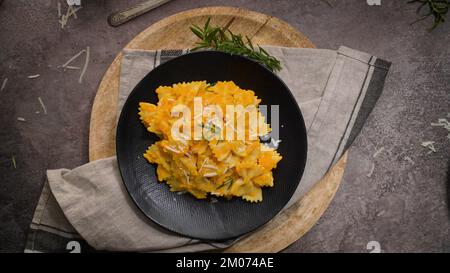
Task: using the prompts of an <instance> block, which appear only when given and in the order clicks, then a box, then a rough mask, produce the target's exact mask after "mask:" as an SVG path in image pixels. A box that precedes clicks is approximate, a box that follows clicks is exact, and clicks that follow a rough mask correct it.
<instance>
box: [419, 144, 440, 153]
mask: <svg viewBox="0 0 450 273" xmlns="http://www.w3.org/2000/svg"><path fill="white" fill-rule="evenodd" d="M434 143H435V142H434V141H424V142H422V143H421V145H422V146H423V147H425V148H428V149H429V150H430V151H429V152H428V153H429V154H430V153H432V152H433V153H435V152H436V148H435V147H434Z"/></svg>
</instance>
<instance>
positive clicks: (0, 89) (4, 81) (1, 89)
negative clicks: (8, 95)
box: [0, 78, 8, 92]
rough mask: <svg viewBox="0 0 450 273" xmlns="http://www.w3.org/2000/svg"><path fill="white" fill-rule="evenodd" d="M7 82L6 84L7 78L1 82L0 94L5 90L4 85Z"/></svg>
mask: <svg viewBox="0 0 450 273" xmlns="http://www.w3.org/2000/svg"><path fill="white" fill-rule="evenodd" d="M7 82H8V78H5V79H4V80H3V83H2V87H0V92H1V91H3V89H5V87H6V83H7Z"/></svg>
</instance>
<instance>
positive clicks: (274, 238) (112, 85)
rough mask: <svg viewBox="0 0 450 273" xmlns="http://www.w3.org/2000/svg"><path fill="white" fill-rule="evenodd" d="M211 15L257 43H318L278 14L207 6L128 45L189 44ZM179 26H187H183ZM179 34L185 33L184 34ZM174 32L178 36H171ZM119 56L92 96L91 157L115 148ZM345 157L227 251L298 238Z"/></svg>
mask: <svg viewBox="0 0 450 273" xmlns="http://www.w3.org/2000/svg"><path fill="white" fill-rule="evenodd" d="M208 17H211V23H212V24H218V25H229V26H230V29H231V30H233V31H234V32H236V33H245V34H247V35H248V36H250V37H252V39H253V41H255V42H256V43H258V44H265V45H280V46H290V47H307V48H314V47H315V46H314V45H313V44H312V42H311V41H310V40H309V39H308V38H307V37H305V36H304V35H303V34H302V33H300V32H298V31H297V30H295V29H294V28H293V27H292V26H290V25H289V24H288V23H286V22H284V21H282V20H280V19H278V18H275V17H272V16H268V15H265V14H261V13H257V12H253V11H249V10H246V9H242V8H234V7H206V8H199V9H193V10H188V11H184V12H180V13H177V14H174V15H172V16H169V17H166V18H165V19H162V20H160V21H158V22H156V23H155V24H153V25H151V26H150V27H148V28H147V29H145V30H144V31H142V32H141V33H140V34H138V35H137V36H136V37H135V38H134V39H132V40H131V41H130V42H129V43H128V44H127V46H125V48H126V49H145V50H151V49H159V48H189V47H191V46H192V44H193V42H194V41H195V37H194V36H193V35H190V32H189V31H188V30H187V27H188V26H189V25H190V24H193V23H196V24H199V25H201V24H202V22H204V21H205V20H206V18H208ZM181 26H183V27H185V28H186V30H184V29H182V30H180V27H181ZM180 34H181V35H183V36H181V37H182V38H181V39H180V36H179V35H180ZM188 34H189V35H188ZM171 35H173V36H174V37H173V38H171V37H170V36H171ZM175 35H178V36H175ZM185 35H187V36H186V37H185ZM121 59H122V53H121V52H120V53H119V54H117V56H116V58H115V59H114V61H113V62H112V63H111V65H110V66H109V68H108V70H107V71H106V73H105V75H104V76H103V79H102V81H101V83H100V85H99V88H98V91H97V94H96V97H95V99H94V104H93V107H92V112H91V122H90V131H89V160H90V161H93V160H97V159H101V158H105V157H109V156H113V155H114V154H115V128H116V120H117V116H116V111H115V107H111V106H112V105H117V97H118V90H119V74H120V61H121ZM111 109H112V110H111ZM346 162H347V153H345V154H344V155H343V156H342V158H341V159H340V160H339V161H338V162H337V163H336V164H335V165H334V166H333V168H331V169H330V171H329V172H328V173H327V174H326V176H325V177H324V178H323V179H322V180H321V181H319V182H318V183H317V184H316V185H315V186H314V187H313V188H312V189H311V190H310V191H309V192H308V193H307V194H306V195H305V196H304V197H303V198H302V199H301V200H299V201H298V202H296V203H295V204H294V205H292V206H291V207H290V208H288V209H286V210H284V211H282V212H281V213H280V214H278V215H277V216H276V217H275V218H274V219H272V220H271V221H270V222H269V223H267V224H266V225H264V226H263V227H261V228H260V229H258V230H257V231H255V232H253V233H252V234H251V235H248V236H246V237H244V238H243V239H241V240H239V241H238V242H237V243H235V244H234V245H233V246H231V247H229V248H227V249H225V250H224V252H278V251H281V250H283V249H284V248H286V247H288V246H289V245H290V244H292V243H293V242H295V241H297V240H298V239H299V238H301V237H302V236H303V235H304V234H305V233H306V232H308V230H310V229H311V228H312V227H313V226H314V224H315V223H316V222H317V221H318V220H319V218H320V217H321V216H322V214H323V213H324V212H325V210H326V209H327V208H328V206H329V205H330V203H331V201H332V200H333V197H334V195H335V193H336V191H337V189H338V188H339V185H340V182H341V180H342V177H343V174H344V169H345V165H346Z"/></svg>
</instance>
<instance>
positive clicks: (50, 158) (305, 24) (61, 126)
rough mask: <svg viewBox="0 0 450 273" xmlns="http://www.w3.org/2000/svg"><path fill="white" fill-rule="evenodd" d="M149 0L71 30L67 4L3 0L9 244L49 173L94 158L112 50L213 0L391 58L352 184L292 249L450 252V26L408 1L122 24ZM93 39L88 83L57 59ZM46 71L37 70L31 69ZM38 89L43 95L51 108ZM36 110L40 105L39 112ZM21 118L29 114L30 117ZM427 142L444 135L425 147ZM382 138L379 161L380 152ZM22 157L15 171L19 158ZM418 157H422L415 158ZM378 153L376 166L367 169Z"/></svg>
mask: <svg viewBox="0 0 450 273" xmlns="http://www.w3.org/2000/svg"><path fill="white" fill-rule="evenodd" d="M139 1H141V0H127V1H118V0H108V1H107V0H97V1H89V0H83V1H82V2H83V4H84V7H83V9H82V10H80V11H79V12H78V17H79V18H78V19H77V20H74V19H73V20H70V22H69V24H68V27H67V28H66V29H65V30H61V29H60V27H59V24H58V22H57V8H56V7H57V4H56V3H57V1H56V0H45V1H32V2H33V3H31V1H24V0H21V1H19V0H5V1H3V3H2V4H1V6H0V26H1V28H0V41H1V42H0V84H1V82H3V79H4V78H5V77H7V78H8V82H7V86H6V88H5V90H3V91H2V92H1V93H0V143H1V146H0V174H1V184H0V223H1V224H0V251H1V252H16V251H17V252H20V251H23V247H24V242H25V238H26V234H27V230H28V226H29V224H30V221H31V217H32V215H33V211H34V207H35V205H36V202H37V198H38V196H39V193H40V190H41V187H42V185H43V183H44V179H45V170H46V169H52V168H62V167H65V168H73V167H76V166H78V165H81V164H83V163H85V162H87V160H88V131H89V117H90V110H91V107H92V102H93V99H94V96H95V92H96V89H97V87H98V84H99V81H100V79H101V77H102V76H103V73H104V72H105V71H106V69H107V67H108V65H109V64H110V63H111V61H112V60H113V58H114V56H115V55H116V54H117V52H119V51H120V49H121V48H122V47H123V46H125V44H126V43H127V42H128V41H129V40H130V39H131V38H132V37H134V36H135V35H136V34H138V33H139V32H140V31H142V30H143V29H145V28H146V27H147V26H149V25H151V24H152V23H154V22H156V21H158V20H160V19H162V18H164V17H166V16H168V15H172V14H174V13H177V12H179V11H183V10H187V9H191V8H196V7H203V6H217V5H228V6H239V7H244V8H248V9H252V10H255V11H259V12H263V13H266V14H270V15H272V16H276V17H279V18H281V19H283V20H285V21H287V22H288V23H290V24H291V25H292V26H294V27H295V28H297V29H299V30H300V31H302V32H303V33H304V34H305V35H306V36H308V37H309V38H310V39H311V41H313V43H314V44H316V45H317V47H319V48H330V49H337V48H338V47H339V46H340V45H346V46H349V47H352V48H355V49H359V50H361V51H365V52H369V53H371V54H373V55H376V56H379V57H381V58H383V59H386V60H389V61H391V62H392V67H391V70H390V73H389V75H388V78H387V81H386V85H385V90H384V93H383V94H382V96H381V98H380V100H379V101H378V103H377V105H376V107H375V109H374V111H373V112H372V114H371V115H370V117H369V119H368V120H367V123H366V125H365V127H364V128H363V130H362V132H361V134H360V135H359V137H358V138H357V139H356V141H355V143H354V145H353V146H352V147H351V149H350V154H349V162H348V165H347V168H346V171H345V176H344V181H343V182H342V184H341V187H340V188H339V190H338V192H337V194H336V197H335V199H334V200H333V202H332V204H331V205H330V207H329V208H328V210H327V211H326V212H325V214H324V215H323V217H322V218H321V219H320V221H319V222H318V223H317V224H316V225H315V226H314V227H313V229H312V230H311V231H309V232H308V233H307V234H306V235H305V236H304V237H303V238H301V239H300V240H299V241H297V242H296V243H294V244H293V245H292V246H290V247H289V248H287V249H286V251H287V252H336V251H337V252H368V250H367V249H366V246H367V243H368V242H369V241H378V242H379V243H380V245H381V249H382V251H385V252H409V251H411V252H449V251H450V221H449V220H450V219H449V208H448V201H449V187H450V186H449V180H448V179H449V178H448V177H449V173H448V172H449V155H450V148H449V143H450V140H449V139H447V133H446V130H444V129H442V128H436V127H431V126H430V123H431V122H434V121H437V119H438V118H445V117H446V116H447V113H448V112H450V47H449V44H450V23H449V22H447V23H446V24H445V25H443V26H442V27H440V28H438V29H436V30H435V31H433V32H428V31H427V28H428V27H429V26H430V25H431V23H432V19H431V18H430V19H427V20H425V21H422V22H419V23H417V24H414V25H412V26H411V25H410V24H409V23H410V22H412V21H414V20H415V19H416V18H417V15H416V14H415V10H416V6H413V5H406V4H405V3H403V2H405V1H384V0H381V6H369V5H367V4H366V2H365V1H358V0H352V1H340V0H334V1H333V0H329V2H331V3H333V4H334V7H330V6H328V5H327V4H326V3H325V2H324V1H316V0H314V1H313V0H309V1H301V4H300V3H299V1H294V0H292V1H251V0H246V1H235V0H232V1H223V0H222V1H208V0H198V1H184V0H174V1H171V2H169V3H168V4H166V5H164V6H161V7H160V8H158V9H156V10H154V11H151V12H149V13H147V14H145V15H143V16H141V17H139V18H137V19H135V20H133V21H132V22H129V23H127V24H125V25H123V26H121V27H119V28H112V27H110V26H108V24H107V22H106V18H107V16H108V15H109V14H110V13H111V12H112V11H115V10H118V9H122V8H125V7H127V6H129V5H130V4H132V3H137V2H139ZM88 45H89V46H90V48H91V53H92V54H91V56H92V58H91V63H90V65H89V69H88V73H87V74H86V77H85V80H84V82H83V83H82V84H78V74H79V73H78V72H73V71H66V72H62V71H61V70H60V69H57V68H56V67H57V66H58V65H61V64H63V63H64V62H65V61H66V60H67V59H68V58H70V57H71V56H73V55H74V54H75V53H76V52H78V51H80V50H81V49H83V48H85V47H86V46H88ZM33 74H40V75H41V76H40V77H39V78H36V79H28V78H27V76H29V75H33ZM38 97H41V98H42V99H43V101H44V102H45V104H46V106H47V110H48V114H47V115H43V114H42V110H41V108H40V105H39V102H38V100H37V98H38ZM36 111H41V113H39V114H36V113H35V112H36ZM17 117H24V118H25V119H26V120H27V121H26V122H20V121H18V120H17ZM422 141H435V142H436V143H435V146H436V148H437V149H438V151H437V152H436V153H432V154H427V150H426V149H425V148H423V147H421V145H420V144H421V142H422ZM381 147H384V149H385V150H384V151H383V152H381V153H380V154H379V155H378V156H377V157H376V158H373V154H374V153H375V152H376V151H377V150H378V149H380V148H381ZM12 155H14V156H15V158H16V161H17V169H14V168H13V166H12V163H11V156H12ZM405 157H409V158H411V159H412V160H413V161H414V164H412V163H410V162H409V161H407V160H406V159H405ZM372 162H374V163H375V169H374V172H373V175H372V176H371V177H367V174H368V173H369V171H370V169H371V166H372Z"/></svg>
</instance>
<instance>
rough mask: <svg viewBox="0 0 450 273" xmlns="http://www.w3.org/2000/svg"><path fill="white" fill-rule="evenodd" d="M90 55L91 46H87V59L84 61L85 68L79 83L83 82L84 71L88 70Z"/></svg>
mask: <svg viewBox="0 0 450 273" xmlns="http://www.w3.org/2000/svg"><path fill="white" fill-rule="evenodd" d="M89 55H90V53H89V46H88V47H86V59H85V61H84V66H83V70H81V74H80V79H79V80H78V82H79V83H81V82H82V81H83V76H84V73H86V70H87V68H88V65H89Z"/></svg>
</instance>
